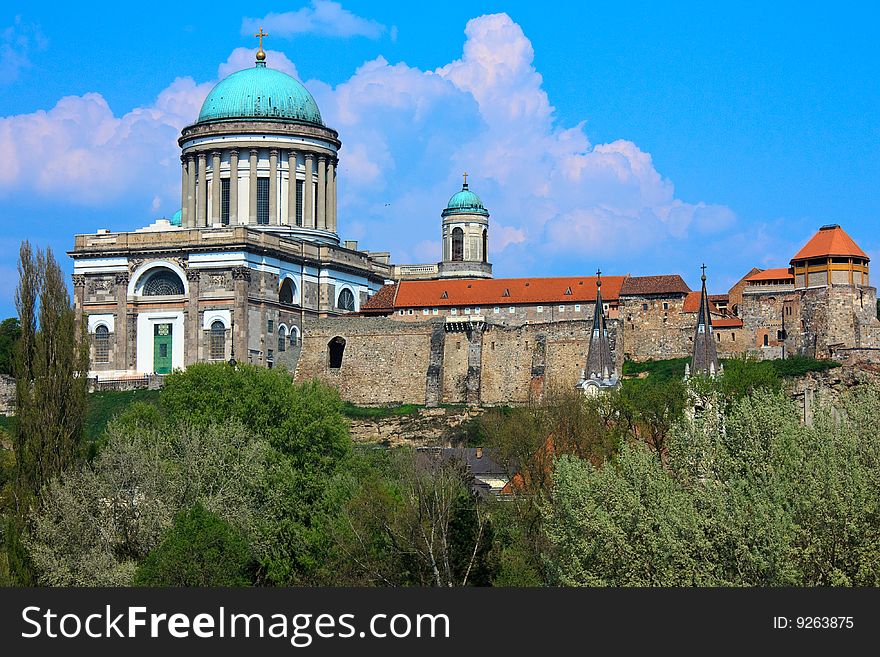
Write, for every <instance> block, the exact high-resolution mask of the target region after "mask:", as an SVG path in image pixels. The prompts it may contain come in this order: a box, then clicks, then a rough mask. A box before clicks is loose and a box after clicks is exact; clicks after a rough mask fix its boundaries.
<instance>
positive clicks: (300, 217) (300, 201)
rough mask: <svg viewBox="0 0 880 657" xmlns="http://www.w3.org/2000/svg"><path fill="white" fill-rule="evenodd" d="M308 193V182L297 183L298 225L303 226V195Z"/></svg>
mask: <svg viewBox="0 0 880 657" xmlns="http://www.w3.org/2000/svg"><path fill="white" fill-rule="evenodd" d="M305 191H306V181H305V180H297V181H296V225H297V226H302V225H303V195H304V194H305Z"/></svg>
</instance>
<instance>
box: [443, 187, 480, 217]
mask: <svg viewBox="0 0 880 657" xmlns="http://www.w3.org/2000/svg"><path fill="white" fill-rule="evenodd" d="M441 214H442V216H444V217H445V216H447V215H450V214H479V215H483V216H484V217H488V216H489V211H488V210H486V208H485V207H484V206H483V202H482V201H481V200H480V197H479V196H477V195H476V194H474V193H473V192H472V191H471V190H469V189H468V186H467V183H465V184H464V185H462V186H461V191H460V192H456V193H455V194H453V195H452V198H450V199H449V203H447V204H446V209H445V210H443V212H442V213H441Z"/></svg>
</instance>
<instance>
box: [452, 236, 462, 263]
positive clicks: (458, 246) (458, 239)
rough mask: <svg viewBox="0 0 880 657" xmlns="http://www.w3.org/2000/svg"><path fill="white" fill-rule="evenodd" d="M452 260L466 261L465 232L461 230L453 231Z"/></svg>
mask: <svg viewBox="0 0 880 657" xmlns="http://www.w3.org/2000/svg"><path fill="white" fill-rule="evenodd" d="M452 260H453V261H454V262H461V261H462V260H464V231H463V230H462V229H461V228H453V229H452Z"/></svg>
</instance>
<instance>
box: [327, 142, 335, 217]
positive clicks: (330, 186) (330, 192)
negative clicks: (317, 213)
mask: <svg viewBox="0 0 880 657" xmlns="http://www.w3.org/2000/svg"><path fill="white" fill-rule="evenodd" d="M327 230H330V231H332V232H334V233H335V232H336V163H335V162H334V160H333V158H330V160H328V161H327Z"/></svg>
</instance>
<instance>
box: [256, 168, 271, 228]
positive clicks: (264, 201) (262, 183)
mask: <svg viewBox="0 0 880 657" xmlns="http://www.w3.org/2000/svg"><path fill="white" fill-rule="evenodd" d="M257 223H258V224H260V225H261V226H268V225H269V179H268V178H257Z"/></svg>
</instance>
